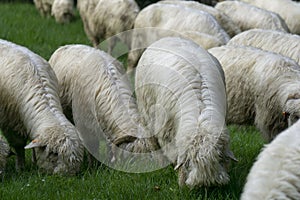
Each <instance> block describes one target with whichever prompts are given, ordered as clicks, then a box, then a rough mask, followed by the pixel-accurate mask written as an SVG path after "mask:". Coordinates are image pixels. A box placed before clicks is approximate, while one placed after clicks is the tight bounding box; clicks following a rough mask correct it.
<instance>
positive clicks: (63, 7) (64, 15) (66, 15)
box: [51, 0, 75, 24]
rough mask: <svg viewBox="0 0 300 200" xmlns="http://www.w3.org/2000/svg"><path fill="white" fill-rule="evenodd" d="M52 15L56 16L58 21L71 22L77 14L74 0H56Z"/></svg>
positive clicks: (62, 22)
mask: <svg viewBox="0 0 300 200" xmlns="http://www.w3.org/2000/svg"><path fill="white" fill-rule="evenodd" d="M51 15H52V16H54V18H55V20H56V22H58V23H61V24H66V23H69V22H70V21H71V20H72V19H73V18H74V15H75V13H74V0H54V2H53V5H52V8H51Z"/></svg>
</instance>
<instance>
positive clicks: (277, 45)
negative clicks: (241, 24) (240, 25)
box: [227, 29, 300, 65]
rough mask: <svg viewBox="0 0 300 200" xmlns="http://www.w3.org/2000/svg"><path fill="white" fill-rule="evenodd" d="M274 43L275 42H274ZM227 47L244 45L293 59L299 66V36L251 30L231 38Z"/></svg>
mask: <svg viewBox="0 0 300 200" xmlns="http://www.w3.org/2000/svg"><path fill="white" fill-rule="evenodd" d="M274 41H276V42H274ZM227 45H245V46H253V47H256V48H260V49H262V50H265V51H272V52H275V53H279V54H281V55H283V56H286V57H290V58H292V59H294V60H295V61H296V62H298V64H299V65H300V36H298V35H293V34H289V33H284V32H281V31H273V30H263V29H252V30H248V31H245V32H243V33H240V34H238V35H236V36H235V37H233V38H232V39H231V40H230V41H229V42H228V43H227Z"/></svg>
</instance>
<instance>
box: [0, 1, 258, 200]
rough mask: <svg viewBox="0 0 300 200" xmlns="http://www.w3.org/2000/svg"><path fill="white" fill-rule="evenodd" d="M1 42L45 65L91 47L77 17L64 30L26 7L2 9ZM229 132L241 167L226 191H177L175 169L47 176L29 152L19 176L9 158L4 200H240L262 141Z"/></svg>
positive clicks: (247, 130) (0, 189)
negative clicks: (73, 49)
mask: <svg viewBox="0 0 300 200" xmlns="http://www.w3.org/2000/svg"><path fill="white" fill-rule="evenodd" d="M0 38H1V39H6V40H10V41H12V42H15V43H17V44H20V45H24V46H26V47H27V48H29V49H31V50H32V51H34V52H36V53H37V54H39V55H41V56H42V57H44V58H45V59H49V57H50V56H51V54H52V53H53V52H54V51H55V50H56V49H57V48H58V47H59V46H61V45H65V44H72V43H81V44H88V45H90V42H89V40H88V39H87V37H86V35H85V33H84V31H83V25H82V22H81V20H80V17H79V15H78V13H77V16H76V19H75V21H73V22H72V23H70V24H67V25H60V24H57V23H56V22H55V20H54V19H53V18H49V19H45V18H41V17H40V15H39V13H38V12H37V10H36V9H35V7H34V6H33V5H32V4H26V3H0ZM229 130H230V133H231V147H232V150H233V152H234V154H235V155H236V157H237V158H238V160H239V162H238V163H233V164H232V166H231V168H230V177H231V181H230V183H229V184H228V185H226V186H223V187H213V188H200V189H193V190H190V189H188V188H179V186H178V184H177V174H176V172H174V170H173V168H172V167H171V166H169V167H167V168H165V169H161V170H158V171H154V172H151V173H141V174H134V173H125V172H121V171H116V170H113V169H110V168H108V167H106V166H99V167H94V168H88V167H87V165H86V164H84V166H83V167H82V170H81V172H80V174H78V175H77V176H74V177H62V176H54V175H45V174H42V173H40V172H39V170H38V169H37V167H36V166H34V165H33V164H31V162H30V152H27V164H26V169H25V171H24V172H20V173H18V172H16V171H15V169H14V157H11V158H9V162H8V165H7V170H6V175H5V177H4V180H3V182H2V183H1V186H0V199H2V200H4V199H22V200H23V199H24V200H25V199H39V200H42V199H220V200H221V199H222V200H223V199H238V198H239V196H240V194H241V191H242V188H243V185H244V183H245V179H246V176H247V173H248V171H249V169H250V167H251V165H252V163H253V162H254V160H255V158H256V156H257V154H258V153H259V151H260V149H261V148H262V146H263V140H262V138H261V136H260V134H259V133H258V131H257V130H256V129H255V128H254V127H252V126H250V127H249V126H229Z"/></svg>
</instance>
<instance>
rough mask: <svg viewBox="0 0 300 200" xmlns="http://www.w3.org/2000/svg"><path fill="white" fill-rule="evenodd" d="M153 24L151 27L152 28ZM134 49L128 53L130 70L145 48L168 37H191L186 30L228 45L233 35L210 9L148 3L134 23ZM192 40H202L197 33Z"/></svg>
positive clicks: (132, 47) (204, 41)
mask: <svg viewBox="0 0 300 200" xmlns="http://www.w3.org/2000/svg"><path fill="white" fill-rule="evenodd" d="M150 27H151V28H150ZM134 29H135V30H134V31H133V38H135V39H134V40H132V44H131V51H130V52H129V53H128V67H127V71H131V70H132V69H133V68H134V67H135V66H136V64H137V62H138V59H139V58H140V56H141V54H142V52H143V50H144V48H146V47H147V46H149V45H150V44H151V43H153V42H155V41H157V40H159V39H160V38H162V37H166V36H180V37H185V38H189V37H190V36H191V35H185V32H189V31H194V32H199V33H205V34H207V35H210V36H213V37H215V38H217V40H219V41H220V43H221V44H226V43H227V42H228V41H229V39H230V37H229V36H228V34H227V33H226V32H225V31H224V30H223V28H222V27H221V26H220V25H219V23H218V22H217V21H216V19H215V18H214V17H213V16H212V15H210V14H209V13H207V12H203V11H200V10H197V9H192V8H188V7H183V6H179V5H172V4H162V3H155V4H152V5H150V6H147V7H146V8H144V9H143V10H141V11H140V13H139V14H138V16H137V18H136V20H135V23H134ZM193 36H195V38H190V39H191V40H194V41H197V42H201V43H199V45H201V46H202V45H203V44H205V43H206V38H204V40H203V42H202V39H201V38H198V37H197V35H196V34H194V35H193Z"/></svg>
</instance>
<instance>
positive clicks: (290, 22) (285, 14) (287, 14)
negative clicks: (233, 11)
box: [241, 0, 300, 35]
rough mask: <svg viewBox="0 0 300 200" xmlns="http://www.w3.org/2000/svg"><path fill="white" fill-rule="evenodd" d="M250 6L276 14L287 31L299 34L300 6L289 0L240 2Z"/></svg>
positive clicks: (247, 0)
mask: <svg viewBox="0 0 300 200" xmlns="http://www.w3.org/2000/svg"><path fill="white" fill-rule="evenodd" d="M241 1H243V2H246V3H249V4H251V5H254V6H257V7H259V8H262V9H266V10H269V11H272V12H274V13H277V14H279V15H280V17H281V18H282V19H283V20H284V21H285V23H286V24H287V26H288V28H289V30H290V31H291V33H293V34H298V35H299V34H300V11H299V10H300V4H299V3H298V2H293V1H291V0H272V1H261V0H241Z"/></svg>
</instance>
